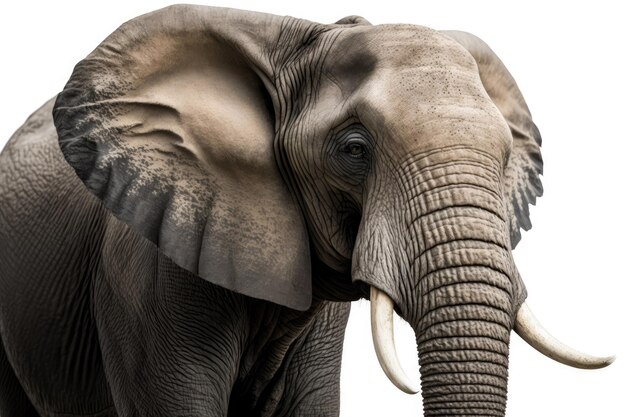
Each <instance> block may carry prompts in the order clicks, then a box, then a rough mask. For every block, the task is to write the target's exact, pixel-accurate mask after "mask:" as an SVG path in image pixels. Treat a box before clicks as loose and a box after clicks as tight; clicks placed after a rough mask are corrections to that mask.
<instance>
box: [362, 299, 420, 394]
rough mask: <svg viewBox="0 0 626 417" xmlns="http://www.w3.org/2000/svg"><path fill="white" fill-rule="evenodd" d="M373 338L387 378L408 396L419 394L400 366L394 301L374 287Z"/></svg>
mask: <svg viewBox="0 0 626 417" xmlns="http://www.w3.org/2000/svg"><path fill="white" fill-rule="evenodd" d="M370 303H371V313H372V314H371V316H372V338H373V339H374V350H375V351H376V357H377V358H378V363H380V366H381V367H382V368H383V371H384V372H385V375H387V378H389V380H390V381H391V382H392V383H393V384H394V385H395V386H396V387H398V388H399V389H400V390H402V391H404V392H406V393H407V394H417V392H418V390H417V389H416V388H414V385H413V382H412V381H411V380H410V379H409V377H407V376H406V374H405V373H404V371H403V370H402V366H400V361H399V360H398V355H397V353H396V346H395V343H394V338H393V301H392V300H391V298H389V296H388V295H387V294H385V293H384V292H382V291H379V290H377V289H376V288H374V287H371V289H370Z"/></svg>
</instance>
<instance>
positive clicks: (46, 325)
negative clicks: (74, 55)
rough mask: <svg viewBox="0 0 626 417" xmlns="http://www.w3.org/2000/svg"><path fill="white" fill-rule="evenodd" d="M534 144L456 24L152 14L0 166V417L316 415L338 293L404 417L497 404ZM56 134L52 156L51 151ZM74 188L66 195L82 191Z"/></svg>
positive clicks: (536, 159)
mask: <svg viewBox="0 0 626 417" xmlns="http://www.w3.org/2000/svg"><path fill="white" fill-rule="evenodd" d="M540 142H541V139H540V136H539V132H538V130H537V128H536V127H535V125H534V124H533V122H532V120H531V117H530V113H529V111H528V108H527V107H526V104H525V103H524V100H523V98H522V95H521V93H520V92H519V90H518V88H517V86H516V84H515V81H514V80H513V78H512V77H511V75H510V74H509V73H508V71H507V70H506V68H505V67H504V65H503V64H502V63H501V62H500V60H499V59H498V58H497V57H496V56H495V55H494V53H493V52H492V51H491V50H490V49H489V48H488V47H487V46H486V45H485V44H484V43H483V42H482V41H480V40H479V39H477V38H476V37H474V36H472V35H470V34H467V33H461V32H445V33H444V32H437V31H434V30H431V29H427V28H423V27H419V26H411V25H385V26H371V25H369V24H368V22H367V21H365V20H364V19H362V18H360V17H348V18H345V19H342V20H341V21H339V22H337V23H336V24H332V25H322V24H317V23H313V22H309V21H305V20H300V19H295V18H289V17H277V16H273V15H265V14H258V13H252V12H243V11H236V10H230V9H218V8H209V7H199V6H172V7H169V8H167V9H163V10H160V11H157V12H154V13H151V14H148V15H145V16H141V17H139V18H137V19H134V20H132V21H130V22H128V23H126V24H124V25H123V26H121V27H120V28H119V29H118V30H117V31H116V32H114V33H113V34H112V35H111V36H109V38H107V39H106V40H105V41H104V42H103V43H102V44H101V45H100V46H99V47H98V48H97V49H96V50H95V51H94V52H92V53H91V54H90V55H89V56H88V57H87V58H86V59H84V60H83V61H81V62H80V63H79V64H78V65H77V66H76V68H75V70H74V73H73V75H72V77H71V78H70V80H69V82H68V83H67V85H66V87H65V89H64V90H63V91H62V92H61V93H60V94H59V95H58V96H57V97H56V99H55V100H52V101H50V102H48V103H46V104H45V105H44V106H43V107H42V108H41V109H39V110H38V111H37V112H35V113H34V114H33V115H32V116H31V117H30V118H29V119H28V121H27V122H26V124H25V125H24V126H23V127H22V128H20V130H18V132H17V133H16V134H15V135H14V136H13V137H12V138H11V139H10V141H9V143H8V144H7V146H6V148H5V149H4V151H3V152H2V154H1V155H0V338H1V342H2V343H1V344H0V416H2V417H13V416H42V417H43V416H51V417H52V416H54V417H58V416H68V415H74V416H78V415H81V416H101V417H104V416H227V415H228V416H240V415H246V416H312V415H315V416H327V415H328V416H336V415H338V413H339V369H340V362H341V352H342V343H343V336H344V330H345V326H346V322H347V318H348V314H349V302H350V301H353V300H357V299H360V298H369V299H370V301H371V305H372V329H373V337H374V345H375V348H376V352H377V355H378V358H379V361H380V363H381V366H382V367H383V369H384V370H385V372H386V374H387V375H388V376H389V378H390V379H391V381H392V382H393V383H394V384H396V385H397V386H398V387H399V388H400V389H402V390H404V391H407V392H415V391H416V388H415V387H414V386H413V384H412V382H411V381H409V379H408V378H407V377H406V375H405V374H404V373H403V371H402V368H401V366H400V364H399V363H398V360H397V357H396V355H395V350H394V347H393V334H392V328H391V317H392V314H393V312H394V310H395V311H396V312H397V313H398V314H399V315H400V316H401V317H403V318H404V319H405V320H406V321H407V322H408V323H409V324H410V325H411V326H412V327H413V329H414V330H415V334H416V338H417V342H418V349H419V356H420V366H421V377H422V381H421V386H422V395H423V399H424V410H425V415H427V416H435V415H437V416H440V415H494V416H502V415H504V413H505V404H506V394H507V374H508V372H507V368H508V344H509V336H510V333H511V330H513V329H515V330H516V331H517V332H518V333H519V334H520V335H521V336H522V337H523V338H524V339H525V340H526V341H527V342H528V343H530V344H531V345H533V346H534V347H535V348H537V349H538V350H540V351H541V352H543V353H545V354H546V355H547V356H550V357H552V358H553V359H556V360H558V361H560V362H563V363H566V364H569V365H572V366H576V367H582V368H598V367H602V366H606V365H608V364H609V363H610V362H611V361H612V358H609V357H607V358H598V357H592V356H589V355H584V354H582V353H580V352H577V351H575V350H573V349H570V348H568V347H566V346H564V345H563V344H561V343H560V342H558V341H556V340H554V339H553V338H552V337H551V336H550V335H549V334H548V333H547V332H546V331H545V330H544V329H543V328H542V327H541V325H540V324H539V323H538V322H537V320H536V319H535V318H534V317H533V316H532V313H531V312H530V310H529V309H528V307H527V305H526V304H525V302H524V301H525V298H526V291H525V288H524V284H523V282H522V281H521V279H520V276H519V274H518V272H517V269H516V268H515V265H514V262H513V258H512V255H511V250H512V249H513V248H514V246H515V245H516V244H517V242H518V241H519V238H520V228H524V229H528V228H530V222H529V219H528V204H529V203H534V201H535V199H536V197H537V196H539V195H540V194H541V190H542V189H541V183H540V180H539V175H540V174H541V170H542V161H541V155H540ZM59 145H60V146H59ZM85 187H86V189H85Z"/></svg>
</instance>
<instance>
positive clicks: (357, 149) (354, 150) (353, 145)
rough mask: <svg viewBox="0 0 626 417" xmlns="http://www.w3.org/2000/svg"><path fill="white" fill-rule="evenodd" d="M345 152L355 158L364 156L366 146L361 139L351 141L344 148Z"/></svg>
mask: <svg viewBox="0 0 626 417" xmlns="http://www.w3.org/2000/svg"><path fill="white" fill-rule="evenodd" d="M344 152H346V153H348V154H349V155H350V156H351V157H353V158H362V157H363V156H364V155H365V146H364V145H363V144H362V143H360V141H356V140H355V141H351V142H349V143H348V144H347V145H346V147H345V148H344Z"/></svg>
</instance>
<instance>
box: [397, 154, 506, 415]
mask: <svg viewBox="0 0 626 417" xmlns="http://www.w3.org/2000/svg"><path fill="white" fill-rule="evenodd" d="M451 161H453V162H451ZM496 163H497V161H495V159H494V158H493V157H492V156H490V155H488V154H486V153H484V152H483V153H481V152H468V149H467V148H466V147H463V146H461V147H458V146H456V147H455V146H452V147H449V148H445V149H441V150H438V151H433V152H430V153H428V154H425V155H419V156H415V157H410V158H408V159H407V163H406V164H405V165H404V166H403V168H402V171H403V172H402V174H403V175H406V177H405V178H409V177H410V178H411V180H409V181H406V182H405V188H406V189H405V191H406V193H407V194H406V195H407V196H408V197H407V198H408V204H409V207H410V210H409V212H408V213H407V215H406V224H407V230H408V234H407V238H408V240H409V242H407V243H410V245H408V247H409V248H410V251H412V252H410V253H409V257H410V258H411V259H412V261H413V262H412V264H411V274H412V276H413V278H414V281H413V285H414V288H412V289H411V290H412V294H409V298H410V297H415V299H416V300H417V301H416V302H414V303H408V305H409V307H408V309H410V312H409V315H408V317H406V318H407V319H408V320H409V322H410V323H411V325H412V326H413V328H414V330H415V333H416V339H417V344H418V351H419V363H420V373H421V381H422V397H423V402H424V413H425V416H440V415H441V416H443V415H448V416H449V415H455V416H464V415H493V416H504V413H505V409H506V395H507V379H508V352H509V348H508V347H509V336H510V332H511V328H512V326H513V314H514V311H513V310H514V304H515V301H516V297H517V294H515V291H516V288H515V287H514V284H513V282H512V278H513V277H514V272H515V271H514V266H513V263H512V257H511V250H510V242H509V239H508V229H507V222H506V219H505V216H504V213H505V210H504V204H503V198H502V190H501V187H500V184H501V176H502V172H501V170H500V169H499V167H498V165H497V164H496ZM411 304H413V305H411Z"/></svg>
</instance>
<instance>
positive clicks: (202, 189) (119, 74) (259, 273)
mask: <svg viewBox="0 0 626 417" xmlns="http://www.w3.org/2000/svg"><path fill="white" fill-rule="evenodd" d="M282 19H283V18H279V17H277V16H272V15H264V14H260V13H251V12H243V11H237V10H232V9H221V8H210V7H201V6H172V7H169V8H166V9H162V10H159V11H156V12H153V13H151V14H148V15H144V16H141V17H139V18H136V19H134V20H131V21H130V22H127V23H126V24H124V25H122V26H121V27H120V28H119V29H118V30H117V31H116V32H114V33H113V34H112V35H110V36H109V37H108V38H107V39H106V40H105V41H104V42H103V43H102V44H100V46H98V48H97V49H96V50H95V51H94V52H92V53H91V54H90V55H89V56H88V57H87V58H86V59H84V60H83V61H81V62H80V63H79V64H78V65H77V66H76V68H75V69H74V73H73V75H72V77H71V78H70V80H69V82H68V83H67V85H66V87H65V89H64V90H63V92H62V93H61V94H60V95H59V96H58V98H57V101H56V105H55V108H54V113H53V115H54V122H55V125H56V128H57V133H58V136H59V143H60V147H61V150H62V152H63V154H64V155H65V158H66V160H67V161H68V162H69V164H70V165H71V166H72V167H73V168H74V170H75V171H76V173H77V174H78V176H79V177H80V178H81V179H82V181H83V182H84V184H85V185H86V186H87V188H88V189H89V190H90V191H91V192H92V193H94V194H95V195H96V196H98V197H99V198H100V199H101V200H102V201H103V202H104V205H105V206H106V207H107V208H108V209H109V210H111V211H112V212H113V214H114V215H115V216H116V217H118V218H119V219H120V220H122V221H123V222H125V223H127V224H128V225H130V226H131V227H132V228H133V229H134V230H135V231H137V232H139V233H140V234H141V235H143V236H144V237H146V238H147V239H149V240H150V241H152V242H154V243H155V244H156V245H157V246H158V247H159V249H160V251H161V252H162V253H163V254H165V255H167V256H168V257H170V258H171V259H172V260H173V261H174V262H175V263H176V264H178V265H179V266H181V267H183V268H184V269H186V270H188V271H191V272H193V273H195V274H197V275H198V276H199V277H201V278H202V279H205V280H207V281H210V282H212V283H214V284H217V285H220V286H222V287H225V288H228V289H230V290H233V291H236V292H238V293H242V294H245V295H248V296H251V297H255V298H260V299H264V300H269V301H272V302H274V303H278V304H281V305H284V306H287V307H290V308H294V309H298V310H305V309H307V308H308V307H309V305H310V303H311V271H310V269H311V265H310V264H311V261H310V258H309V256H310V254H309V247H308V237H307V234H306V228H305V225H304V222H303V218H302V214H301V212H300V209H299V207H298V206H297V204H296V202H295V200H294V199H293V198H292V195H291V193H290V192H289V190H288V187H287V185H286V183H285V182H284V181H283V179H282V177H281V175H280V172H279V170H278V168H277V164H276V160H275V158H274V110H273V106H272V100H271V97H273V96H275V91H273V90H272V88H273V86H272V85H271V83H270V80H272V78H273V74H272V72H271V71H272V65H271V64H270V62H269V61H268V60H269V57H268V55H269V54H268V51H272V48H273V45H274V44H275V43H278V37H279V35H280V27H281V24H282V23H283V22H282Z"/></svg>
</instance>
